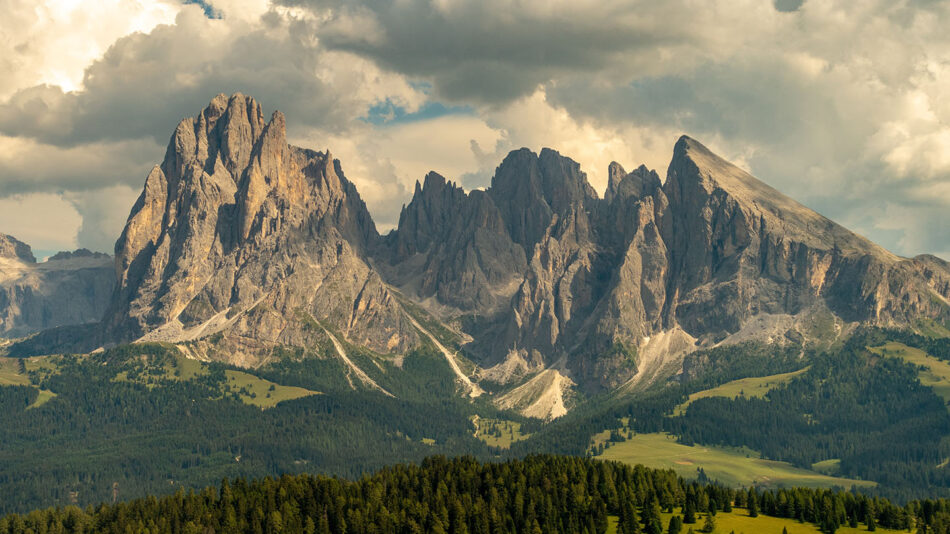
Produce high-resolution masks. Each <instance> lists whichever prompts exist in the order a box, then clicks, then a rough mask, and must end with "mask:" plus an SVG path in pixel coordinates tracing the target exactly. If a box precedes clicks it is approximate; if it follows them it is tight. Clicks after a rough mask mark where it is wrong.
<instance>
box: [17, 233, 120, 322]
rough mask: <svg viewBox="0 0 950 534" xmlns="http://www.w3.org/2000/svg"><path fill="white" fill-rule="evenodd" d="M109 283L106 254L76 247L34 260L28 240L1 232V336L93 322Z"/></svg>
mask: <svg viewBox="0 0 950 534" xmlns="http://www.w3.org/2000/svg"><path fill="white" fill-rule="evenodd" d="M114 285H115V274H114V271H113V269H112V258H111V257H109V256H108V255H106V254H97V253H93V252H90V251H88V250H85V249H80V250H77V251H75V252H60V253H58V254H56V255H54V256H53V257H51V258H50V259H49V260H47V261H45V262H42V263H37V262H36V259H35V258H34V257H33V252H32V250H31V249H30V247H29V245H27V244H25V243H22V242H20V241H17V240H16V239H14V238H12V237H10V236H6V235H2V234H0V337H18V336H24V335H28V334H32V333H34V332H38V331H40V330H45V329H48V328H55V327H57V326H66V325H74V324H83V323H92V322H96V321H98V320H99V319H100V318H101V317H102V314H103V312H104V311H105V309H106V307H107V306H108V305H109V298H110V297H111V295H112V289H113V286H114Z"/></svg>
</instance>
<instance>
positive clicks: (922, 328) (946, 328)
mask: <svg viewBox="0 0 950 534" xmlns="http://www.w3.org/2000/svg"><path fill="white" fill-rule="evenodd" d="M914 326H916V327H917V331H918V332H920V334H921V335H924V336H927V337H934V338H943V337H950V325H944V324H941V323H938V322H937V321H934V320H933V319H926V318H921V319H918V320H917V322H916V323H915V324H914Z"/></svg>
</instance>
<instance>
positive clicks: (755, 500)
mask: <svg viewBox="0 0 950 534" xmlns="http://www.w3.org/2000/svg"><path fill="white" fill-rule="evenodd" d="M748 501H749V517H759V496H758V494H756V492H755V488H751V489H749V498H748Z"/></svg>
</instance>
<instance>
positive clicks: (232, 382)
mask: <svg viewBox="0 0 950 534" xmlns="http://www.w3.org/2000/svg"><path fill="white" fill-rule="evenodd" d="M54 358H55V357H36V358H29V359H27V360H24V363H25V366H26V369H27V371H28V372H29V371H34V372H39V373H41V374H48V373H55V372H56V371H57V370H58V369H57V366H56V362H55V360H54ZM206 374H208V368H207V366H206V365H205V364H203V363H202V362H199V361H196V360H192V359H189V358H186V357H184V356H176V357H175V360H174V363H173V364H171V365H166V366H165V367H163V368H162V369H160V370H158V372H157V373H156V374H148V373H142V374H140V375H139V376H138V377H136V378H135V381H136V382H140V383H143V384H145V385H147V386H148V387H155V386H156V385H158V384H160V381H161V380H192V379H195V378H197V377H199V376H203V375H206ZM225 376H226V377H227V389H228V390H229V391H231V392H234V393H237V395H238V397H239V398H240V400H241V401H242V402H244V403H245V404H249V405H252V406H258V407H260V408H273V407H274V406H276V405H277V403H279V402H282V401H286V400H292V399H299V398H301V397H306V396H308V395H316V394H318V392H316V391H311V390H309V389H305V388H300V387H293V386H283V385H280V384H277V383H274V382H271V381H270V380H265V379H263V378H259V377H257V376H255V375H253V374H250V373H246V372H243V371H236V370H228V371H225ZM115 380H119V381H127V380H129V378H128V373H127V372H126V371H122V372H120V373H118V374H117V375H116V377H115ZM30 384H31V383H30V378H29V377H28V376H26V375H24V374H20V373H19V368H18V362H17V360H16V359H14V358H0V386H4V385H22V386H29V385H30ZM272 386H273V388H274V389H273V390H271V387H272ZM55 396H56V394H55V393H53V392H52V391H46V390H43V389H41V390H39V396H38V397H37V399H36V401H35V402H34V403H33V404H32V405H31V406H30V408H36V407H39V406H42V405H43V404H45V403H47V402H49V400H50V399H52V398H53V397H55Z"/></svg>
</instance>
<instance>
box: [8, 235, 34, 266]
mask: <svg viewBox="0 0 950 534" xmlns="http://www.w3.org/2000/svg"><path fill="white" fill-rule="evenodd" d="M0 258H10V259H14V260H20V261H25V262H27V263H36V258H35V257H33V249H31V248H30V245H27V244H26V243H24V242H22V241H20V240H19V239H17V238H15V237H13V236H9V235H6V234H0Z"/></svg>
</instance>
